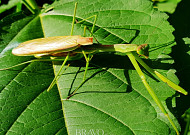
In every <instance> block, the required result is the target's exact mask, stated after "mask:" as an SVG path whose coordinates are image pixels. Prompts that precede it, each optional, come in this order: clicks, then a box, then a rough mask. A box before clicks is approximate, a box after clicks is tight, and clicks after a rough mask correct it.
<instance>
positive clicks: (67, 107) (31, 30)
mask: <svg viewBox="0 0 190 135" xmlns="http://www.w3.org/2000/svg"><path fill="white" fill-rule="evenodd" d="M74 4H75V2H74V1H71V0H64V1H63V0H62V1H57V2H55V3H54V4H52V5H50V6H49V7H48V8H50V7H53V10H52V11H49V12H47V13H42V14H39V15H38V16H36V17H34V18H32V19H31V20H29V21H28V20H27V18H26V20H27V21H26V20H25V19H22V20H19V21H17V22H15V23H13V24H12V28H11V29H12V30H14V29H16V31H17V34H16V35H15V36H14V37H12V38H11V40H9V43H8V45H7V46H6V47H5V48H4V49H3V50H2V52H1V54H0V59H1V60H0V69H1V68H5V67H9V66H12V65H15V64H18V63H21V62H24V61H26V60H30V59H32V58H31V57H17V56H13V55H12V54H11V50H12V48H14V47H16V46H18V44H19V43H21V42H24V41H27V40H31V39H34V38H39V37H50V36H65V35H68V36H69V35H70V30H71V23H72V17H73V11H74ZM44 11H45V10H44ZM95 14H96V15H98V19H97V23H96V27H95V33H94V35H95V37H96V38H97V40H98V41H99V42H100V43H102V44H114V43H133V44H144V43H148V44H150V46H151V49H150V59H149V60H145V62H146V63H147V64H148V65H150V66H151V67H152V68H154V69H156V70H158V71H160V72H162V73H163V74H164V75H165V76H167V77H168V78H170V79H171V80H172V81H174V82H178V79H177V78H176V76H175V75H174V73H175V70H173V69H171V64H172V63H173V60H172V59H171V57H169V56H168V55H167V54H169V53H170V52H171V46H172V45H174V37H173V35H172V32H173V30H174V29H173V28H172V27H171V26H170V25H169V23H168V22H167V18H168V16H167V15H166V14H164V13H160V12H159V11H156V10H154V9H153V8H152V4H151V2H149V1H144V0H143V1H142V0H137V1H130V0H118V1H104V0H99V1H87V0H80V1H78V8H77V16H76V17H77V19H78V20H81V19H85V18H87V17H89V16H91V15H95ZM92 22H93V20H89V21H88V22H86V23H85V24H75V28H74V34H75V35H82V34H83V28H84V25H87V26H88V27H91V26H92ZM20 23H21V24H22V25H20ZM18 28H19V29H18ZM113 28H116V29H113ZM88 34H90V33H88ZM2 37H3V36H2ZM68 63H69V64H70V67H69V68H68V69H67V70H66V72H65V73H64V74H63V75H62V76H61V77H60V79H59V80H58V88H56V87H55V88H54V89H52V90H51V91H50V92H49V93H47V92H46V89H47V88H48V86H49V84H50V83H51V81H52V79H53V70H52V65H51V63H49V62H35V63H31V64H28V65H23V66H21V67H17V68H14V69H13V70H6V71H0V77H1V80H3V81H1V82H0V86H1V100H0V102H1V104H0V105H1V108H2V109H1V110H2V111H1V113H0V116H2V118H4V119H1V122H0V123H1V124H0V127H1V132H2V134H5V133H6V134H56V133H58V134H71V135H72V134H76V133H78V134H82V132H83V134H84V132H85V133H86V134H87V133H88V134H93V133H96V134H97V133H98V132H99V134H101V133H104V134H114V135H121V134H124V135H126V134H150V135H152V134H167V135H168V134H176V133H175V131H174V129H173V128H172V126H171V125H170V123H169V122H168V120H167V118H166V117H165V116H164V114H163V113H162V112H161V111H160V109H159V108H158V106H157V105H156V104H155V102H154V101H153V99H152V98H151V96H150V95H149V94H148V92H147V90H146V89H145V87H144V85H143V84H142V82H141V80H140V77H139V76H138V75H137V73H136V71H135V70H134V68H133V66H132V65H131V63H130V62H129V60H128V58H127V57H126V56H119V55H115V54H104V53H103V54H97V55H95V56H94V57H93V59H92V61H91V63H90V67H89V70H88V72H87V81H86V82H85V83H84V84H83V85H82V87H81V88H80V89H79V90H78V91H77V94H76V95H74V96H73V97H71V98H70V99H69V100H66V98H67V97H68V94H69V93H70V92H72V91H73V90H75V88H77V86H78V85H79V84H80V83H81V81H82V77H83V74H84V69H85V61H84V59H82V60H78V61H70V62H68ZM60 64H61V63H57V64H56V65H54V70H55V71H54V72H57V70H59V66H60ZM144 72H145V73H146V77H147V80H148V83H149V84H150V85H151V87H152V88H153V89H154V90H155V91H156V93H157V95H158V97H159V99H160V100H161V102H162V103H163V104H164V106H165V107H166V108H167V107H168V108H169V109H168V108H167V111H168V112H169V115H171V117H172V119H173V120H174V121H175V124H176V125H177V126H178V128H179V129H180V127H179V124H178V122H177V120H176V118H175V117H174V116H173V115H172V113H170V111H172V112H173V108H172V99H173V97H174V94H175V91H174V90H173V89H171V88H170V87H169V86H167V85H166V84H165V83H163V82H160V81H159V80H157V79H155V78H154V77H152V76H150V75H149V74H148V73H147V72H146V71H144ZM174 104H175V102H174Z"/></svg>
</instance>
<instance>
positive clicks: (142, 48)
mask: <svg viewBox="0 0 190 135" xmlns="http://www.w3.org/2000/svg"><path fill="white" fill-rule="evenodd" d="M148 50H149V45H148V44H142V45H140V46H138V48H137V53H138V54H139V55H141V56H144V57H145V58H148V56H149V51H148Z"/></svg>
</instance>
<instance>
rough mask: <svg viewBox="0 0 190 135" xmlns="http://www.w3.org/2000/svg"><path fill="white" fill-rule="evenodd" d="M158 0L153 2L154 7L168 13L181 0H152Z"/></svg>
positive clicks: (172, 10)
mask: <svg viewBox="0 0 190 135" xmlns="http://www.w3.org/2000/svg"><path fill="white" fill-rule="evenodd" d="M152 1H158V2H156V3H155V8H158V10H160V11H163V12H168V13H170V14H172V13H174V12H175V10H176V7H177V4H178V3H180V2H181V0H152Z"/></svg>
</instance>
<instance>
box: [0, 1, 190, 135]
mask: <svg viewBox="0 0 190 135" xmlns="http://www.w3.org/2000/svg"><path fill="white" fill-rule="evenodd" d="M2 2H3V1H2ZM46 2H47V1H46ZM42 3H43V2H42V1H41V3H38V4H39V5H42ZM50 3H51V2H50ZM189 4H190V2H189V1H188V0H183V1H181V2H180V3H179V4H178V5H177V8H176V10H175V12H174V13H173V14H169V16H170V18H169V21H170V23H171V24H172V25H173V27H174V28H175V32H174V33H173V34H174V36H175V40H176V42H177V45H176V46H174V47H172V53H171V54H170V55H171V56H172V58H173V59H174V60H175V63H174V68H175V69H176V71H177V72H176V75H177V76H178V78H179V80H180V86H182V87H183V88H184V89H186V90H188V91H189V75H190V72H189V70H188V69H189V66H190V63H189V61H190V56H189V42H184V40H183V38H185V37H190V26H189V25H188V24H190V22H189V18H190V14H189V13H190V10H189V8H188V5H189ZM24 10H26V13H25V15H30V12H27V9H24ZM72 10H73V9H72ZM12 12H14V8H10V9H9V10H7V11H5V12H3V13H2V14H1V16H0V17H1V19H2V18H4V17H6V16H8V15H9V14H11V13H12ZM19 17H20V18H24V17H23V16H19V15H15V18H14V16H13V17H12V20H8V22H7V23H9V24H11V21H12V22H14V21H15V20H19V19H20V18H19ZM27 19H28V21H30V18H27ZM4 24H5V22H4ZM15 25H17V24H15ZM19 25H20V27H22V25H24V24H20V23H19ZM1 26H3V24H1ZM1 28H2V27H1ZM1 31H2V30H1ZM6 31H8V33H14V31H12V30H11V29H9V27H8V26H7V29H6ZM3 32H5V31H3ZM15 32H16V31H15ZM7 38H11V34H10V35H9V34H8V35H7V37H4V40H3V42H4V44H5V43H6V40H7V41H9V40H8V39H7ZM1 43H2V42H1ZM3 47H4V46H2V45H1V49H2V48H3ZM27 59H29V58H24V59H22V60H23V61H26V60H27ZM7 61H10V60H7ZM11 64H12V63H11ZM38 64H39V63H38ZM38 64H34V65H33V66H36V67H40V69H38V71H35V72H36V73H40V74H41V76H38V77H39V78H44V80H43V82H41V83H42V84H43V85H40V87H41V88H42V89H45V88H46V87H47V86H48V84H49V83H50V82H51V79H50V78H49V76H53V71H52V69H51V68H49V63H45V64H47V66H44V65H43V66H42V67H41V66H39V65H38ZM36 70H37V68H36ZM29 71H30V72H34V69H30V67H29ZM27 72H28V71H27ZM14 74H18V72H15V73H14ZM44 74H46V75H44ZM31 76H33V77H35V76H34V75H33V74H31ZM9 77H10V76H9ZM2 78H3V77H2ZM2 78H1V79H2ZM21 78H23V79H25V78H27V77H26V76H23V77H21ZM33 79H36V80H38V78H32V80H33ZM32 80H31V81H30V80H28V83H26V84H22V85H25V86H31V87H33V86H34V85H35V84H33V81H32ZM1 81H2V80H1ZM21 82H22V80H21ZM29 82H30V83H31V84H30V83H29ZM36 91H37V89H36V90H35V89H33V91H31V93H36V94H40V93H37V92H36ZM43 93H46V91H44V92H43ZM43 93H42V95H41V96H43V98H40V100H41V99H43V101H38V100H37V101H35V104H37V106H34V108H35V109H36V111H37V112H38V111H39V112H40V109H43V108H44V110H46V109H45V106H44V104H41V102H43V103H45V104H47V105H48V104H54V105H53V106H54V107H52V108H49V111H50V112H53V113H56V114H54V115H53V116H56V117H57V118H58V119H57V121H55V122H54V125H55V126H54V127H51V126H47V127H46V128H44V129H43V130H44V131H46V130H50V129H51V128H54V129H52V130H55V128H57V129H60V128H61V127H62V124H61V123H64V120H63V119H59V118H61V115H62V112H61V110H59V109H60V108H59V107H60V106H61V103H60V102H57V101H59V95H58V93H56V90H52V91H51V94H54V95H55V96H53V97H52V96H49V95H46V94H43ZM19 94H20V96H18V98H19V99H18V101H19V100H26V101H25V103H26V106H27V105H28V103H30V100H32V99H33V98H35V96H34V97H32V96H31V99H30V100H29V99H23V97H22V95H25V94H26V93H19ZM34 95H35V94H34ZM7 96H8V97H10V96H11V94H8V95H7ZM12 97H13V100H12V101H14V98H15V95H12ZM16 97H17V96H16ZM3 98H4V97H3ZM3 98H2V97H1V99H3ZM189 99H190V97H189V95H188V96H183V95H180V97H177V98H176V107H175V111H176V112H175V113H174V115H175V117H176V118H177V119H178V121H179V122H180V125H181V128H182V133H183V132H184V130H185V127H186V122H185V121H184V119H183V118H181V116H182V115H183V114H184V112H185V111H186V110H187V109H188V108H189V106H190V102H189ZM2 101H3V100H1V104H2ZM12 103H13V104H14V102H12ZM40 104H41V106H40ZM10 106H11V104H10ZM18 106H19V105H16V106H15V108H17V107H18ZM21 106H23V105H21ZM48 107H49V106H48ZM56 107H57V108H56ZM68 107H69V106H68ZM2 109H3V107H2ZM28 109H29V110H30V107H29V108H28ZM55 110H59V111H55ZM12 115H16V114H12ZM43 115H44V114H40V113H39V116H43ZM0 116H2V117H4V119H6V116H3V115H2V114H1V115H0ZM25 116H26V117H29V116H30V115H26V114H25ZM44 117H47V116H46V115H44ZM48 118H49V122H52V120H51V118H52V117H51V116H50V117H48ZM22 119H27V120H28V121H30V120H29V118H22ZM22 119H21V120H19V121H22ZM52 119H54V120H55V119H56V118H52ZM42 120H43V119H42ZM39 121H40V119H39V120H38V122H39ZM21 123H22V122H21ZM34 123H35V121H34ZM34 123H28V125H24V126H25V127H30V126H31V124H34ZM18 124H19V123H18ZM21 127H22V126H21V125H17V124H16V128H18V129H19V130H20V133H22V132H23V129H22V128H21ZM3 128H4V127H2V129H3ZM33 128H35V127H33ZM39 130H42V129H39ZM13 131H14V129H13ZM50 131H51V130H50ZM65 131H66V130H65V129H64V128H63V129H62V130H60V131H59V132H58V134H59V133H60V134H63V133H64V132H65ZM36 132H40V131H38V130H36ZM1 133H2V134H3V132H1ZM13 133H14V132H13Z"/></svg>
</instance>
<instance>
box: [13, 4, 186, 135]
mask: <svg viewBox="0 0 190 135" xmlns="http://www.w3.org/2000/svg"><path fill="white" fill-rule="evenodd" d="M75 14H76V6H75V12H74V17H73V18H74V19H73V20H74V21H75ZM74 21H73V23H72V26H74ZM79 23H80V22H79ZM94 25H95V23H94V24H93V26H94ZM72 31H73V27H72V30H71V35H72ZM91 32H92V33H93V30H92V31H91ZM62 38H63V37H62ZM68 38H71V41H73V42H74V43H73V44H74V46H72V47H71V46H69V47H67V48H64V49H63V50H62V51H64V52H66V53H67V52H69V53H73V54H74V55H76V54H83V55H84V57H85V59H86V70H85V74H86V72H87V69H88V65H89V62H90V60H91V58H92V55H91V54H94V53H99V52H115V51H117V52H122V53H126V55H128V57H129V59H130V60H131V62H132V64H133V65H134V67H135V69H136V70H137V72H138V74H139V76H140V77H141V78H142V81H143V83H144V85H145V87H146V88H147V90H148V91H149V93H150V95H151V96H152V97H153V99H154V100H155V102H156V103H157V104H158V106H159V108H160V109H161V110H162V112H163V113H164V114H165V115H166V117H167V118H168V120H169V121H170V123H171V124H172V126H173V128H174V129H175V130H176V132H177V133H178V130H177V128H176V126H175V124H174V123H173V121H172V120H171V118H170V117H169V115H168V113H167V112H166V110H165V109H164V107H163V105H162V103H161V102H160V101H159V99H158V98H157V96H156V95H155V93H154V92H153V90H152V89H151V88H150V86H149V84H148V83H147V82H146V79H145V76H144V75H143V72H142V71H141V69H140V68H139V66H138V64H137V62H136V60H137V61H138V62H139V63H140V64H141V65H142V66H143V67H144V68H145V69H146V70H147V71H148V72H150V73H151V74H155V75H157V76H158V77H159V78H160V79H161V80H162V81H164V82H166V83H167V84H168V85H169V86H170V87H172V88H174V89H176V90H178V91H179V92H181V93H183V94H185V95H186V94H187V92H186V91H185V90H184V89H182V88H181V87H179V86H178V85H176V84H174V83H172V82H171V81H169V80H168V79H167V78H165V77H164V76H162V75H161V74H160V73H158V72H157V71H154V70H152V69H151V68H149V67H148V66H147V65H146V64H145V63H144V62H143V61H142V60H141V59H140V58H139V57H138V55H137V54H136V51H137V50H138V51H139V52H138V54H139V55H144V56H145V57H147V55H146V54H145V53H147V51H148V46H147V45H141V46H140V47H139V48H138V46H137V45H135V44H134V45H127V44H115V45H110V48H109V47H106V46H104V45H100V44H98V45H92V44H93V42H92V38H89V37H87V38H82V37H80V36H67V37H65V41H68V40H69V39H68ZM53 39H55V41H53V40H52V39H51V38H45V39H39V41H37V40H33V41H32V40H31V41H28V42H24V43H23V44H26V45H28V44H29V43H34V41H37V42H44V41H47V40H49V41H50V42H52V43H53V42H56V43H57V40H59V37H54V38H53ZM82 39H84V41H80V40H82ZM49 41H47V42H46V44H47V43H49ZM60 41H61V40H60ZM65 41H62V42H65ZM23 44H22V45H23ZM49 44H50V43H49ZM82 45H84V46H82ZM85 45H87V46H85ZM146 47H147V48H146ZM19 48H20V49H23V48H22V46H20V47H19ZM48 49H49V48H48ZM143 49H145V50H143ZM18 50H19V49H18ZM18 50H14V51H13V53H14V54H17V55H28V54H29V53H28V51H26V54H18V53H19V51H18ZM24 50H26V49H25V48H24ZM62 51H60V50H59V51H58V49H56V48H55V50H53V51H52V52H50V51H49V50H48V52H40V53H36V54H35V53H31V54H32V55H35V56H36V57H41V56H43V55H50V54H51V55H52V54H53V55H55V56H56V55H57V54H59V53H60V52H62ZM141 51H142V52H141ZM17 52H18V53H17ZM49 53H50V54H49ZM69 53H67V57H66V58H65V61H64V62H63V65H62V67H64V65H65V64H66V61H67V59H69ZM31 54H30V55H31ZM86 54H88V56H87V55H86ZM71 58H72V57H71ZM135 59H136V60H135ZM56 60H63V59H55V61H56ZM37 61H38V60H37ZM39 61H40V60H39ZM49 61H52V60H49ZM30 62H31V61H30ZM61 70H62V68H61V69H60V73H61ZM85 74H84V79H83V81H82V83H81V84H83V82H84V80H86V78H85ZM58 77H59V73H58V74H57V75H56V76H55V78H54V81H53V82H52V85H50V87H49V89H48V90H50V89H51V88H52V87H53V85H54V84H55V82H56V79H57V78H58ZM76 90H78V89H76ZM75 92H76V91H74V92H73V93H72V95H71V96H73V95H74V94H75ZM69 98H70V97H69Z"/></svg>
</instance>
